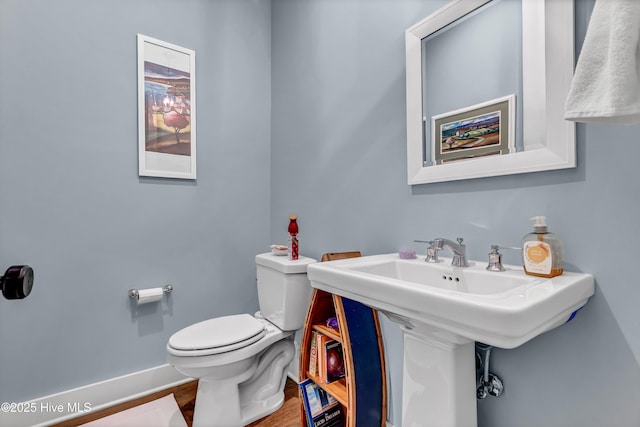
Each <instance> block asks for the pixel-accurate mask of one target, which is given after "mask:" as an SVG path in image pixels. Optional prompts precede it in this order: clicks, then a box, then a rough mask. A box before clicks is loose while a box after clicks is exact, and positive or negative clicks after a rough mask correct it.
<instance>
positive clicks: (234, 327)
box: [167, 253, 315, 427]
mask: <svg viewBox="0 0 640 427" xmlns="http://www.w3.org/2000/svg"><path fill="white" fill-rule="evenodd" d="M300 261H302V262H300ZM312 262H315V260H313V259H311V258H306V257H300V259H299V260H297V261H289V260H287V259H286V258H284V257H276V256H275V255H272V254H270V253H269V254H261V255H258V256H256V267H257V279H258V280H257V283H258V299H259V303H260V308H261V311H259V312H257V313H256V314H255V315H254V316H251V315H249V314H237V315H232V316H225V317H218V318H214V319H209V320H205V321H203V322H199V323H196V324H194V325H191V326H188V327H186V328H184V329H182V330H180V331H178V332H176V333H175V334H173V335H172V336H171V338H169V342H168V343H167V360H168V362H169V363H170V364H171V365H173V366H174V367H175V369H176V370H178V371H179V372H180V373H182V374H183V375H186V376H188V377H192V378H197V379H198V380H199V382H198V390H197V393H196V404H195V408H194V416H193V426H194V427H203V426H208V427H209V426H211V427H236V426H238V427H240V426H244V425H247V424H249V423H251V422H253V421H255V420H257V419H260V418H262V417H264V416H266V415H269V414H271V413H272V412H274V411H276V410H277V409H278V408H280V407H281V406H282V404H283V403H284V384H285V381H286V375H287V369H288V367H289V364H290V363H291V361H292V360H293V358H294V356H295V346H294V341H293V337H294V333H295V331H296V330H297V329H300V328H301V327H302V325H303V323H304V317H305V316H306V310H307V306H308V304H309V299H310V297H311V286H310V284H309V282H308V280H307V277H306V266H307V265H308V264H310V263H312Z"/></svg>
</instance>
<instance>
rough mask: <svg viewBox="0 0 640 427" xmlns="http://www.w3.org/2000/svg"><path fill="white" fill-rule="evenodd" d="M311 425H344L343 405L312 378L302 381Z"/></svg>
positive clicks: (319, 426) (317, 426) (303, 399)
mask: <svg viewBox="0 0 640 427" xmlns="http://www.w3.org/2000/svg"><path fill="white" fill-rule="evenodd" d="M300 390H301V391H302V401H303V404H304V412H305V414H306V418H307V426H309V427H321V426H322V427H344V414H343V411H342V405H341V404H340V402H338V401H337V400H336V399H335V398H334V397H333V396H331V394H329V393H327V392H326V391H325V390H323V389H322V388H321V387H320V386H319V385H317V384H316V383H314V382H313V381H312V380H310V379H307V380H304V381H303V382H301V383H300Z"/></svg>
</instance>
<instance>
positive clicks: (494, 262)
mask: <svg viewBox="0 0 640 427" xmlns="http://www.w3.org/2000/svg"><path fill="white" fill-rule="evenodd" d="M500 249H513V250H520V249H522V248H518V247H515V246H499V245H491V252H489V264H488V265H487V270H489V271H505V268H504V267H503V266H502V254H501V253H500V252H499V250H500Z"/></svg>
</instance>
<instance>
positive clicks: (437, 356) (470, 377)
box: [389, 315, 478, 427]
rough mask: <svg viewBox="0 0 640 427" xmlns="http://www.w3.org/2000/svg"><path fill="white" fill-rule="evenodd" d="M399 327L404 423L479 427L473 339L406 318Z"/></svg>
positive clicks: (410, 425)
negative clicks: (406, 320)
mask: <svg viewBox="0 0 640 427" xmlns="http://www.w3.org/2000/svg"><path fill="white" fill-rule="evenodd" d="M389 317H390V318H391V319H392V320H393V321H394V322H398V320H399V319H398V318H397V317H396V316H393V315H391V316H389ZM412 323H413V322H412ZM400 329H402V331H403V338H404V367H403V375H402V381H403V383H402V384H403V385H402V425H403V426H405V427H414V426H421V427H477V424H478V423H477V402H476V370H475V342H474V341H472V340H469V339H467V338H464V337H461V336H458V335H455V334H451V333H449V332H445V331H441V330H438V329H437V328H433V327H431V326H428V325H415V324H411V325H408V324H406V323H404V322H402V323H401V324H400Z"/></svg>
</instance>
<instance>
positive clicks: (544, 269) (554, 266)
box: [522, 216, 564, 277]
mask: <svg viewBox="0 0 640 427" xmlns="http://www.w3.org/2000/svg"><path fill="white" fill-rule="evenodd" d="M531 220H533V221H535V225H534V227H533V232H532V233H529V234H527V235H525V236H524V237H523V238H522V265H523V267H524V272H525V273H527V274H529V275H531V276H538V277H555V276H559V275H561V274H562V272H563V271H564V259H563V257H564V256H563V249H562V241H561V240H560V239H559V238H558V236H556V235H555V234H553V233H551V232H549V230H548V228H547V222H546V218H545V217H544V216H535V217H533V218H531Z"/></svg>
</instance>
